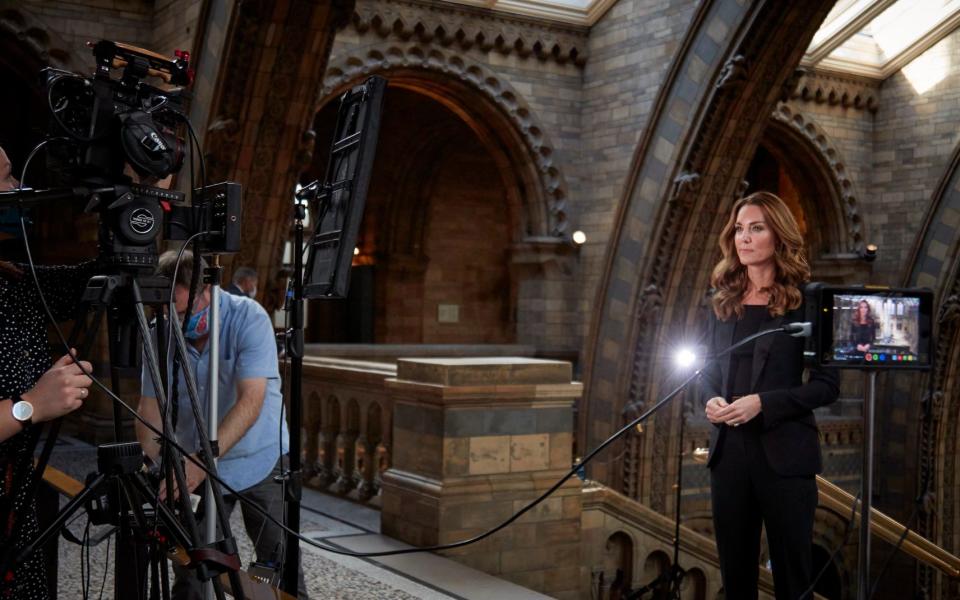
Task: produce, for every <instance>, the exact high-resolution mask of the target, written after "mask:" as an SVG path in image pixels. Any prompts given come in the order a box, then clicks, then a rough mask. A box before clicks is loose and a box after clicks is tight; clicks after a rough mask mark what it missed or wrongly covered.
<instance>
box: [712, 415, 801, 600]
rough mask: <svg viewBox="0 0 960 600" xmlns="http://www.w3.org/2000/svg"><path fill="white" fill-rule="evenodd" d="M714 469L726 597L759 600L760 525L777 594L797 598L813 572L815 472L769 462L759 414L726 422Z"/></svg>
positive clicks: (715, 518) (790, 599)
mask: <svg viewBox="0 0 960 600" xmlns="http://www.w3.org/2000/svg"><path fill="white" fill-rule="evenodd" d="M719 450H720V455H719V456H718V457H717V459H716V463H714V466H713V468H712V469H711V472H710V492H711V499H712V503H713V524H714V530H715V532H716V538H717V549H718V551H719V553H720V572H721V575H722V577H723V588H724V591H725V593H726V598H727V600H755V599H756V598H757V577H758V576H759V570H760V565H759V562H760V531H761V526H766V529H767V544H768V546H769V548H770V561H771V563H772V567H773V582H774V586H775V590H776V596H777V600H799V596H800V594H801V593H803V591H804V590H806V589H807V587H808V586H809V585H810V582H811V581H812V578H813V575H812V573H811V571H812V569H813V566H812V561H813V558H812V552H811V547H812V542H813V520H814V514H815V512H816V510H817V482H816V478H815V477H813V476H809V477H782V476H780V475H778V474H777V473H775V472H774V471H773V470H772V469H771V468H770V465H769V464H768V463H767V458H766V455H765V454H764V451H763V447H762V446H761V444H760V423H759V422H758V420H757V419H755V420H754V421H751V422H749V423H746V424H744V425H742V426H740V427H728V428H727V431H726V432H725V433H724V439H723V445H722V447H721V448H720V449H719Z"/></svg>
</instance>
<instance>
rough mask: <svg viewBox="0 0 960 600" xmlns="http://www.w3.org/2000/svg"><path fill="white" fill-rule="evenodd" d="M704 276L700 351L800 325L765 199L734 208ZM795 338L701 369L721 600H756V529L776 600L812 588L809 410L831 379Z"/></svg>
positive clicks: (778, 216) (797, 252)
mask: <svg viewBox="0 0 960 600" xmlns="http://www.w3.org/2000/svg"><path fill="white" fill-rule="evenodd" d="M720 249H721V252H722V254H723V258H722V259H721V260H720V262H719V263H718V264H717V266H716V267H715V268H714V270H713V276H712V278H711V285H712V286H713V288H714V290H715V292H714V295H713V298H712V302H713V311H712V315H711V319H710V320H711V324H710V325H711V326H710V336H711V337H710V345H711V352H712V353H716V352H719V351H721V350H723V349H725V348H727V347H729V346H730V345H732V344H733V343H735V342H737V341H739V340H742V339H743V338H745V337H747V336H749V335H751V334H753V333H756V332H758V331H763V330H766V329H773V328H776V327H779V326H781V325H783V324H786V323H790V322H793V321H802V320H803V316H804V313H803V306H802V305H803V293H802V289H801V288H802V286H803V285H804V284H805V282H807V281H808V280H809V278H810V268H809V266H808V265H807V261H806V258H805V257H804V251H803V238H802V236H801V234H800V231H799V228H798V227H797V223H796V220H795V219H794V218H793V215H792V214H791V213H790V210H789V209H788V208H787V206H786V205H785V204H784V203H783V201H782V200H780V199H779V198H778V197H776V196H775V195H773V194H771V193H768V192H757V193H755V194H751V195H750V196H748V197H746V198H742V199H740V200H738V201H737V202H736V203H735V204H734V206H733V210H732V211H731V213H730V218H729V220H728V221H727V224H726V226H725V227H724V228H723V231H722V233H721V234H720ZM803 346H804V342H803V339H802V338H795V337H791V336H790V335H787V334H785V333H777V334H772V335H767V336H765V337H762V338H760V339H758V340H757V341H755V342H753V343H751V344H748V345H747V346H745V347H743V348H741V349H739V350H737V351H735V352H734V353H733V354H731V355H729V356H728V357H725V358H723V359H721V360H720V361H718V362H716V363H714V364H713V365H712V366H711V367H710V368H708V369H705V370H704V372H703V375H702V378H701V386H702V389H703V392H704V393H705V397H706V398H709V400H708V401H707V403H706V416H707V419H708V420H709V421H710V422H711V423H713V424H714V426H715V427H714V428H713V431H711V436H710V457H709V459H708V461H707V466H708V467H709V468H710V490H711V497H712V503H713V521H714V529H715V532H716V538H717V549H718V551H719V553H720V570H721V574H722V576H723V586H724V590H725V592H726V598H727V599H728V600H753V599H755V598H757V577H758V575H759V556H760V532H761V526H762V525H765V526H766V531H767V542H768V546H769V549H770V559H771V562H772V565H773V579H774V585H775V589H776V596H777V599H778V600H798V597H799V596H800V594H801V593H802V592H803V591H804V590H805V589H806V588H807V587H808V586H809V585H810V582H811V579H812V573H811V571H812V565H811V563H812V555H811V544H812V539H813V520H814V513H815V511H816V508H817V483H816V479H815V475H816V474H817V473H819V472H820V471H821V470H822V465H821V458H820V440H819V432H818V430H817V424H816V420H815V419H814V416H813V409H815V408H817V407H819V406H824V405H826V404H830V403H831V402H833V401H835V400H836V399H837V394H838V391H839V390H838V385H837V377H836V374H835V373H834V372H832V371H828V370H822V369H818V368H811V369H810V376H809V378H808V381H807V382H806V383H804V382H803V370H804V360H803Z"/></svg>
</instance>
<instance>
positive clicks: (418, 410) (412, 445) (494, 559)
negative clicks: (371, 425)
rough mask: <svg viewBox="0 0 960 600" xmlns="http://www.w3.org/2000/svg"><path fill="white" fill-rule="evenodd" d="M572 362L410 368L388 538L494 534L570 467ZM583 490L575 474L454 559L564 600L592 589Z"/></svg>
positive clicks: (397, 409) (398, 417)
mask: <svg viewBox="0 0 960 600" xmlns="http://www.w3.org/2000/svg"><path fill="white" fill-rule="evenodd" d="M570 379H571V366H570V363H567V362H561V361H547V360H536V359H529V358H450V359H426V358H425V359H401V360H399V361H398V362H397V377H396V379H391V380H388V381H387V386H388V389H390V390H392V391H393V392H394V394H395V396H394V425H393V440H394V443H393V448H394V457H393V466H392V468H391V469H389V470H388V471H387V472H386V473H384V475H383V488H382V489H383V492H382V494H383V495H382V501H383V512H382V516H381V523H382V531H383V533H384V534H386V535H390V536H392V537H395V538H398V539H401V540H403V541H405V542H408V543H410V544H414V545H417V546H424V545H433V544H445V543H449V542H455V541H459V540H463V539H467V538H470V537H473V536H475V535H478V534H480V533H483V532H485V531H487V530H488V529H489V528H491V527H493V526H496V525H498V524H500V523H501V522H503V521H504V520H505V519H507V518H509V517H510V516H511V515H512V514H514V513H515V512H516V511H518V510H519V509H520V508H522V507H523V506H524V505H526V504H527V503H528V502H529V501H531V500H533V499H534V498H536V497H537V496H539V495H540V494H541V493H543V491H544V490H546V489H547V488H549V487H550V486H551V485H553V484H554V483H555V482H556V481H557V480H558V479H559V478H560V477H562V476H563V475H564V474H565V473H566V472H567V471H568V470H569V468H570V466H571V464H572V458H573V457H572V449H573V402H574V400H575V399H576V398H579V397H580V395H581V394H582V386H581V384H580V383H574V382H571V380H570ZM581 506H582V500H581V482H580V480H579V479H578V478H576V477H574V478H572V479H571V480H570V481H568V482H567V483H566V484H564V486H563V487H561V488H560V489H559V490H557V491H556V492H555V493H554V494H553V495H552V496H550V497H549V498H547V499H546V500H545V501H544V502H542V503H541V504H540V505H538V506H537V507H535V508H534V509H533V510H531V511H530V512H529V513H527V514H525V515H524V516H523V517H521V518H520V519H518V520H517V521H515V522H514V523H513V524H511V525H510V526H508V527H507V528H505V529H503V530H501V531H499V532H498V533H496V534H494V535H493V536H491V537H489V538H487V539H485V540H483V541H481V542H478V543H475V544H471V545H468V546H465V547H463V548H458V549H456V550H452V551H447V552H445V554H446V555H447V556H450V557H451V558H454V559H455V560H458V561H460V562H462V563H464V564H467V565H469V566H471V567H474V568H476V569H480V570H482V571H485V572H487V573H490V574H492V575H496V576H498V577H502V578H504V579H508V580H510V581H513V582H515V583H518V584H520V585H523V586H526V587H529V588H532V589H535V590H538V591H540V592H543V593H546V594H549V595H551V596H554V597H556V598H571V599H572V598H579V597H581V593H582V592H585V591H586V589H587V573H586V569H585V568H583V567H581V561H580V515H581Z"/></svg>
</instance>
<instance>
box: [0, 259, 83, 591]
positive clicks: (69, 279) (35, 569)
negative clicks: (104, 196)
mask: <svg viewBox="0 0 960 600" xmlns="http://www.w3.org/2000/svg"><path fill="white" fill-rule="evenodd" d="M18 266H20V267H21V268H22V269H23V271H24V272H23V274H22V275H16V274H13V273H10V272H7V271H6V270H3V269H2V268H0V398H11V397H12V396H14V395H17V394H21V393H23V392H26V391H28V390H30V388H32V387H33V385H34V384H35V383H36V382H37V380H38V379H40V376H41V375H43V373H44V372H46V370H47V369H49V368H50V366H51V365H52V360H51V352H50V346H49V344H48V342H47V317H46V314H45V313H44V311H43V305H42V304H41V303H40V298H39V296H38V295H37V290H36V287H35V285H34V282H33V278H32V277H31V275H30V272H29V267H26V266H23V265H18ZM91 275H92V268H91V266H90V265H89V264H85V265H79V266H76V267H38V268H37V276H38V278H39V279H40V285H41V286H42V287H43V295H44V298H46V300H47V304H48V305H49V306H50V310H51V311H52V312H53V314H54V316H55V317H56V318H57V319H58V320H61V321H63V320H67V319H70V318H73V317H74V316H75V315H74V313H75V310H76V309H75V307H76V305H77V302H78V301H79V299H80V294H81V293H82V292H83V288H84V286H85V285H86V282H87V279H88V278H89V277H90V276H91ZM57 354H63V352H62V350H60V351H59V352H57ZM25 433H26V432H24V433H20V434H17V435H15V436H13V437H12V438H9V439H7V440H5V441H3V442H0V465H2V469H0V470H2V472H3V473H2V474H3V481H0V516H2V521H0V523H2V526H0V548H4V547H6V546H7V544H8V538H9V537H10V535H11V533H12V529H11V528H10V527H9V524H10V522H9V521H8V519H7V515H8V514H9V511H10V509H11V504H12V508H13V512H14V514H16V515H17V518H18V519H23V520H24V521H23V524H22V526H21V530H20V531H21V535H20V539H19V540H18V541H17V547H18V548H22V547H23V546H25V545H26V544H25V543H24V541H29V540H32V539H34V538H35V537H37V535H39V527H38V525H37V515H36V504H35V499H34V498H30V497H29V495H28V494H26V493H18V494H11V491H12V487H10V486H11V485H12V480H13V479H16V481H18V482H23V481H26V480H27V475H28V474H30V475H32V472H33V461H32V460H31V455H30V444H29V439H28V437H29V436H27V435H25ZM8 488H9V489H8ZM21 491H26V490H21ZM0 598H17V599H18V600H45V599H46V598H48V593H47V579H46V573H45V572H44V562H43V552H40V551H38V552H35V553H34V554H33V556H32V557H31V558H29V559H28V560H27V561H26V562H25V563H24V564H23V565H22V566H21V567H20V568H18V569H17V570H16V573H15V577H14V581H13V586H12V589H11V587H10V586H9V584H7V583H6V582H4V581H2V578H0Z"/></svg>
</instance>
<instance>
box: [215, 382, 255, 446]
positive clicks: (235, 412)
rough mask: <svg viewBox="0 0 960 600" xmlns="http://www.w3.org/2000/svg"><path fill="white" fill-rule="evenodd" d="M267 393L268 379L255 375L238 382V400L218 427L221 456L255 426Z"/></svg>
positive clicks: (218, 443)
mask: <svg viewBox="0 0 960 600" xmlns="http://www.w3.org/2000/svg"><path fill="white" fill-rule="evenodd" d="M266 393H267V379H266V378H265V377H255V378H252V379H241V380H240V381H238V382H237V402H236V404H234V405H233V407H232V408H231V409H230V410H229V411H228V412H227V414H226V416H224V417H223V420H222V421H220V427H219V428H218V429H217V438H218V439H217V445H218V446H219V447H220V456H223V455H225V454H226V453H227V452H229V451H230V448H233V447H234V446H235V445H236V443H237V442H239V441H240V438H242V437H243V436H244V435H245V434H246V433H247V431H249V430H250V428H251V427H253V424H254V423H256V422H257V418H258V417H259V416H260V409H261V408H263V399H264V397H265V396H266Z"/></svg>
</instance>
